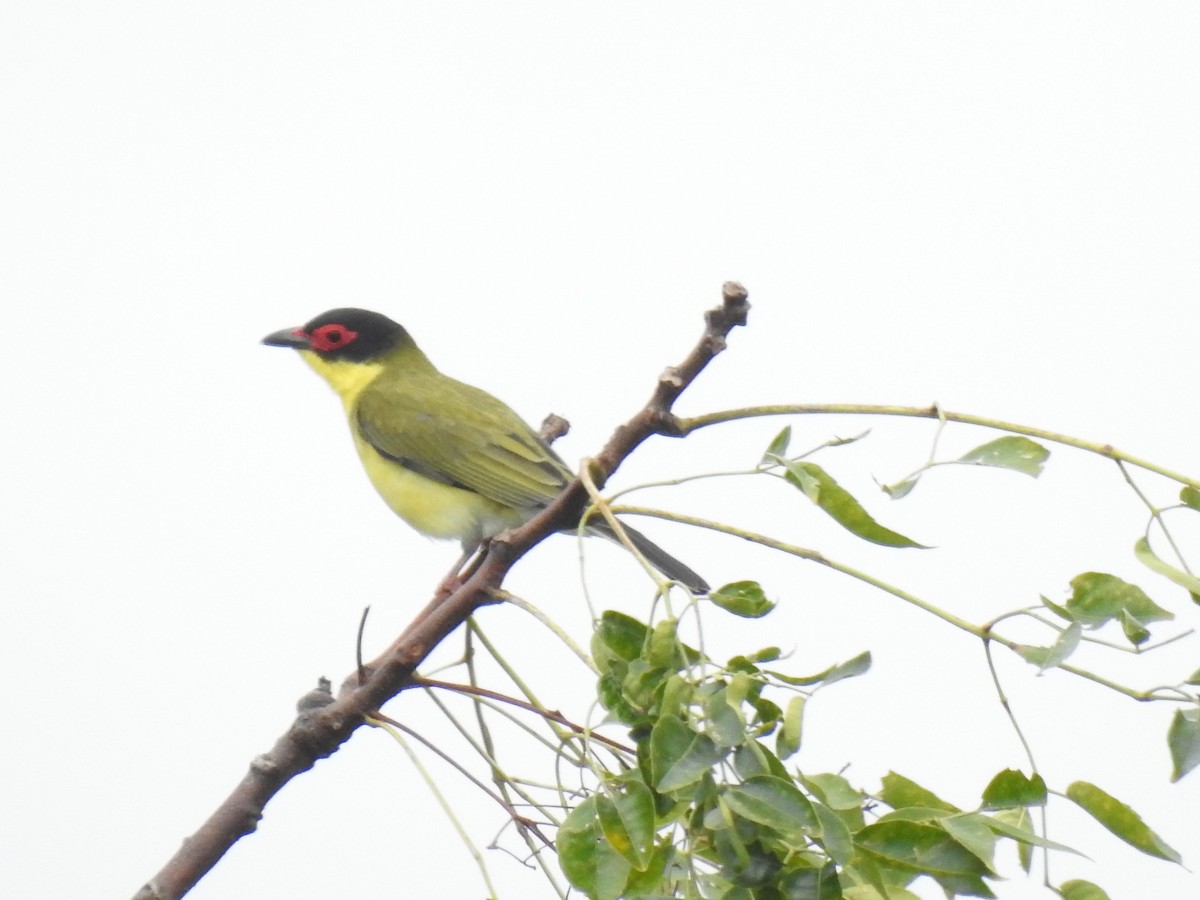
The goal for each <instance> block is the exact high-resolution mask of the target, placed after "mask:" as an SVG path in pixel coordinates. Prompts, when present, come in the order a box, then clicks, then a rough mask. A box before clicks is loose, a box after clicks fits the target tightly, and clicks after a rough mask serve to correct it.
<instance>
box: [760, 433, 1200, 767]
mask: <svg viewBox="0 0 1200 900" xmlns="http://www.w3.org/2000/svg"><path fill="white" fill-rule="evenodd" d="M939 434H940V430H939ZM865 436H866V433H865V432H864V433H863V434H860V435H856V436H854V437H851V438H843V439H834V440H831V441H827V442H826V443H824V444H822V445H820V446H819V447H817V448H815V449H816V450H822V449H825V448H826V447H838V446H844V445H846V444H851V443H854V442H855V441H858V440H860V439H862V438H863V437H865ZM791 440H792V431H791V427H790V426H788V427H785V428H783V429H782V430H781V431H780V432H779V433H778V434H777V435H775V437H774V438H773V439H772V440H771V443H770V444H769V445H768V446H767V449H766V451H765V452H764V453H763V456H762V460H761V461H760V463H759V466H760V468H761V469H763V470H764V471H769V470H772V469H775V468H776V467H778V468H779V469H782V472H783V477H784V479H785V480H786V481H788V482H789V483H790V484H792V485H793V486H795V487H797V488H799V489H800V490H801V491H803V492H804V494H805V496H807V497H808V498H809V499H810V500H811V501H812V502H813V503H814V504H815V505H816V506H817V507H818V508H820V509H821V510H823V511H824V512H825V513H827V514H828V515H829V516H830V517H831V518H832V519H833V520H834V521H836V522H837V523H838V524H840V525H841V526H842V527H844V528H846V529H847V530H848V531H850V532H851V533H853V534H855V535H857V536H858V537H860V538H862V539H863V540H866V541H871V542H872V543H876V544H882V545H884V546H889V547H899V548H904V547H922V546H923V545H921V544H918V543H917V542H916V541H914V540H912V539H911V538H909V537H906V536H905V535H902V534H899V533H897V532H895V531H892V530H891V529H890V528H887V527H885V526H883V525H881V524H880V523H879V522H877V521H876V520H875V519H874V518H873V517H872V516H871V515H870V514H869V513H868V512H867V511H866V509H865V508H864V507H863V505H862V504H861V503H860V502H859V501H858V500H857V499H855V498H854V497H853V496H852V495H851V494H850V493H849V492H847V491H846V490H845V489H844V488H843V487H841V485H839V484H838V483H837V481H835V480H834V478H833V476H831V475H830V474H829V473H828V472H826V471H825V470H824V469H822V468H821V467H820V466H818V465H817V464H816V463H813V462H811V461H809V460H807V459H806V457H808V456H810V455H812V453H813V452H815V450H814V451H809V452H808V453H804V454H801V455H800V456H798V457H792V458H789V457H788V455H787V454H788V448H789V446H790V444H791ZM936 447H937V442H936V440H935V442H934V450H933V451H931V453H930V459H929V461H928V462H926V463H925V464H924V465H923V466H921V467H920V468H919V469H917V470H916V471H915V472H913V473H912V474H910V475H908V476H906V477H905V478H903V479H901V480H900V481H898V482H896V483H895V484H891V485H883V486H882V489H883V491H884V492H885V493H887V494H888V495H889V496H890V497H891V498H892V499H893V500H899V499H900V498H902V497H905V496H907V495H908V494H909V493H911V491H912V490H913V488H915V487H916V486H917V483H918V482H919V481H920V478H921V476H922V475H923V474H924V473H925V472H927V471H929V470H930V469H932V468H934V467H937V466H950V465H953V466H963V465H966V466H987V467H992V468H1000V469H1008V470H1010V471H1013V472H1019V473H1021V474H1024V475H1028V476H1030V477H1032V478H1037V477H1038V476H1039V475H1041V474H1042V471H1043V469H1044V468H1045V464H1046V461H1047V460H1048V459H1049V458H1050V451H1049V450H1047V449H1046V448H1045V447H1044V446H1043V445H1041V444H1039V443H1037V442H1036V441H1032V440H1030V439H1029V438H1027V437H1024V436H1022V435H1017V434H1009V435H1004V436H1003V437H999V438H995V439H994V440H991V441H988V442H987V443H984V444H980V445H979V446H977V447H975V448H973V449H971V450H968V451H967V452H966V453H964V454H963V455H962V456H960V457H958V458H957V459H950V460H935V459H934V454H935V453H936ZM1130 483H1131V484H1132V482H1130ZM1170 509H1182V510H1191V511H1194V512H1200V490H1197V489H1196V488H1194V487H1191V486H1188V485H1185V486H1184V487H1183V488H1182V489H1181V490H1180V492H1179V502H1178V504H1176V505H1174V506H1171V507H1167V509H1166V510H1159V509H1153V508H1152V509H1151V522H1154V521H1158V522H1159V523H1160V524H1161V522H1162V519H1161V513H1162V512H1165V511H1167V510H1170ZM1164 529H1165V526H1164ZM1133 553H1134V557H1135V558H1136V559H1137V560H1138V561H1139V562H1141V563H1142V564H1143V565H1145V566H1146V567H1147V568H1148V569H1150V570H1151V571H1152V572H1155V573H1157V574H1158V575H1161V576H1163V577H1164V578H1167V579H1168V580H1170V581H1173V582H1174V583H1175V584H1177V585H1179V586H1180V587H1183V588H1184V589H1186V590H1187V591H1188V593H1189V595H1190V596H1191V598H1192V600H1193V601H1194V602H1195V603H1198V604H1200V577H1197V576H1196V575H1194V574H1192V573H1191V572H1190V571H1187V570H1186V569H1181V568H1179V567H1177V566H1174V565H1172V564H1171V563H1168V562H1167V561H1166V560H1164V559H1162V558H1161V557H1160V556H1159V555H1158V554H1157V553H1155V551H1154V549H1153V548H1152V547H1151V545H1150V541H1149V538H1148V537H1147V536H1145V535H1143V536H1142V537H1139V538H1138V539H1137V541H1136V542H1135V544H1134V547H1133ZM1071 588H1072V591H1073V593H1072V596H1071V598H1070V599H1069V600H1068V601H1067V602H1066V603H1065V604H1062V605H1059V604H1056V603H1054V602H1052V601H1051V600H1049V599H1048V598H1046V597H1044V596H1043V597H1042V602H1043V604H1044V605H1045V607H1046V608H1047V609H1048V610H1050V611H1051V612H1053V613H1054V614H1055V615H1057V616H1058V617H1059V618H1061V619H1063V620H1064V621H1065V622H1066V623H1067V624H1066V626H1065V627H1063V628H1061V629H1059V633H1058V636H1057V638H1056V640H1055V641H1054V642H1053V643H1052V644H1050V645H1049V646H1021V647H1018V648H1017V652H1018V653H1020V654H1021V656H1022V657H1023V658H1024V659H1025V660H1027V661H1028V662H1030V663H1033V664H1034V665H1037V666H1039V667H1041V668H1042V669H1049V668H1053V667H1054V666H1057V665H1060V664H1062V663H1063V662H1064V661H1066V660H1067V658H1068V657H1070V656H1071V654H1072V653H1074V652H1075V650H1076V648H1077V647H1078V646H1079V643H1080V640H1081V639H1082V636H1083V633H1084V632H1085V631H1095V630H1098V629H1100V628H1102V627H1104V626H1105V625H1107V624H1108V623H1110V622H1115V623H1118V624H1119V625H1120V627H1121V629H1122V631H1123V632H1124V635H1125V637H1126V639H1127V640H1128V641H1129V643H1130V644H1131V645H1132V646H1133V648H1134V649H1142V648H1144V647H1145V646H1146V644H1147V642H1148V641H1149V640H1150V637H1151V629H1150V626H1151V625H1152V624H1153V623H1154V622H1162V621H1167V620H1170V619H1173V618H1174V614H1173V613H1171V612H1169V611H1168V610H1166V609H1163V608H1162V607H1161V606H1159V605H1158V604H1156V603H1155V602H1154V601H1153V600H1151V599H1150V597H1149V596H1148V595H1147V594H1146V593H1145V592H1144V591H1143V590H1142V589H1141V588H1139V587H1138V586H1137V585H1133V584H1129V583H1127V582H1125V581H1123V580H1122V579H1120V578H1118V577H1116V576H1115V575H1108V574H1104V573H1100V572H1085V573H1083V574H1081V575H1079V576H1077V577H1076V578H1074V579H1073V580H1072V581H1071ZM1197 685H1200V670H1197V671H1196V672H1195V673H1193V674H1192V675H1191V677H1190V678H1188V679H1187V680H1186V681H1185V682H1184V684H1183V685H1181V689H1180V692H1179V695H1178V697H1176V698H1174V699H1177V700H1180V701H1183V702H1187V701H1189V700H1190V701H1192V702H1191V704H1190V705H1189V706H1187V707H1184V708H1180V709H1178V710H1176V712H1175V714H1174V716H1173V718H1172V720H1171V726H1170V729H1169V731H1168V734H1167V744H1168V747H1169V749H1170V752H1171V759H1172V761H1173V763H1174V771H1173V773H1172V780H1174V781H1178V780H1179V779H1180V778H1182V777H1183V776H1184V775H1186V774H1187V773H1188V772H1190V771H1191V770H1192V769H1194V768H1195V767H1196V766H1198V765H1200V703H1197V702H1195V694H1194V692H1191V693H1185V692H1184V691H1183V688H1184V687H1186V686H1191V687H1195V686H1197Z"/></svg>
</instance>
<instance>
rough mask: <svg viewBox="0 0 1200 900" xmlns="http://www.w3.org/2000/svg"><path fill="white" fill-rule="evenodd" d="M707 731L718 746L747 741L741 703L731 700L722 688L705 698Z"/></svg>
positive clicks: (729, 745) (726, 690)
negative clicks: (731, 701)
mask: <svg viewBox="0 0 1200 900" xmlns="http://www.w3.org/2000/svg"><path fill="white" fill-rule="evenodd" d="M704 721H705V733H706V734H707V735H708V736H709V737H710V738H712V740H713V743H714V744H716V745H717V746H718V747H736V746H737V745H738V744H742V743H745V742H746V717H745V716H744V715H742V710H741V706H740V704H734V703H730V702H729V691H728V689H726V688H722V689H720V690H718V691H715V692H714V693H712V694H709V695H708V696H707V697H706V698H705V699H704Z"/></svg>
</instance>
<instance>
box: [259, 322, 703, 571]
mask: <svg viewBox="0 0 1200 900" xmlns="http://www.w3.org/2000/svg"><path fill="white" fill-rule="evenodd" d="M262 342H263V343H264V344H266V345H267V346H271V347H287V348H291V349H293V350H296V351H297V352H298V353H299V355H300V357H301V358H302V359H303V360H304V361H305V362H306V363H307V364H308V365H309V366H310V367H311V368H313V369H314V370H315V371H316V372H317V374H318V375H320V376H321V377H322V378H324V379H325V380H326V381H327V382H328V383H329V385H330V386H331V387H332V388H333V390H334V391H335V392H336V393H337V395H338V396H339V397H340V398H341V401H342V406H343V408H344V410H345V413H346V418H347V420H348V422H349V425H350V432H351V434H352V436H353V438H354V445H355V448H356V449H357V450H358V456H359V459H360V460H361V462H362V465H363V468H364V469H365V470H366V473H367V476H368V478H369V479H370V481H371V484H372V485H374V487H375V490H376V491H377V492H378V493H379V495H380V496H381V497H382V498H383V500H384V502H385V503H387V505H388V506H389V507H391V509H392V511H393V512H394V513H396V515H398V516H399V517H400V518H401V519H403V520H404V521H405V522H407V523H408V524H409V525H411V526H412V527H413V528H414V529H416V530H417V531H418V532H420V533H422V534H424V535H427V536H429V537H432V538H444V539H455V540H458V541H459V542H460V543H461V545H462V550H463V555H462V557H461V558H460V560H459V562H458V564H457V565H456V566H455V572H457V571H459V570H460V569H461V567H462V565H463V564H464V563H465V562H466V561H467V560H468V559H470V558H471V557H472V556H473V555H474V554H475V553H476V551H478V550H479V548H480V547H485V546H486V544H487V542H488V541H489V540H490V539H491V538H493V537H495V536H496V535H498V534H499V533H500V532H502V531H504V530H505V529H508V528H513V527H516V526H518V525H521V524H523V523H524V522H527V521H528V520H529V519H531V518H533V516H535V515H537V513H538V512H540V511H541V510H542V509H544V508H545V507H546V506H547V505H548V504H549V503H550V501H551V500H553V499H554V498H555V497H556V496H557V495H558V494H559V492H560V491H562V489H563V488H564V487H566V485H567V484H568V483H569V482H570V481H571V480H572V478H573V474H572V472H571V470H570V468H568V466H567V465H566V463H564V462H563V460H562V458H561V457H559V455H558V454H557V453H555V452H554V450H552V449H551V447H550V445H549V444H548V443H546V441H545V440H543V439H542V438H541V436H539V435H538V434H537V432H535V431H534V430H533V429H532V428H531V427H530V426H529V425H528V424H527V423H526V422H525V421H524V420H523V419H522V418H521V417H520V416H519V415H517V413H516V412H514V411H513V410H512V409H511V408H509V407H508V406H507V405H506V404H504V403H503V402H502V401H500V400H499V399H497V398H496V397H493V396H492V395H491V394H489V393H488V392H487V391H484V390H482V389H480V388H477V387H474V386H472V385H469V384H464V383H463V382H461V381H456V380H455V379H453V378H451V377H450V376H448V375H444V374H442V372H441V371H439V370H438V369H437V368H436V367H435V366H434V364H433V363H432V362H430V360H429V358H428V357H427V356H426V355H425V354H424V353H423V352H422V351H421V349H420V348H419V347H418V346H417V344H416V342H415V341H414V340H413V338H412V336H411V335H410V334H409V333H408V330H407V329H405V328H404V326H402V325H400V324H399V323H397V322H394V321H393V320H392V319H390V318H388V317H387V316H385V315H383V314H381V313H377V312H372V311H370V310H365V309H355V308H349V307H347V308H341V309H331V310H329V311H327V312H324V313H321V314H320V315H319V316H317V317H316V318H314V319H312V320H310V321H309V322H307V323H306V324H304V325H302V326H300V327H299V328H285V329H283V330H281V331H276V332H273V333H272V334H269V335H267V336H266V337H265V338H263V341H262ZM622 531H623V532H624V534H625V536H626V537H627V538H628V539H629V541H630V543H631V544H632V545H633V546H634V547H635V548H636V549H637V551H638V552H639V553H641V555H642V556H643V557H645V559H646V561H647V562H649V563H650V565H651V566H653V567H654V568H655V569H657V570H658V571H659V572H661V573H662V574H663V575H664V576H666V577H667V578H669V579H671V580H672V581H676V582H679V583H680V584H682V585H683V586H684V587H686V588H687V589H688V590H690V591H692V593H694V594H707V593H708V592H709V586H708V584H707V583H706V582H705V580H704V579H703V578H701V577H700V576H699V575H697V574H696V573H695V572H694V571H692V569H690V568H689V567H688V566H686V565H684V564H683V563H681V562H680V561H679V560H677V559H675V557H673V556H671V555H670V554H669V553H667V552H666V551H665V550H663V549H662V548H661V547H659V546H658V545H656V544H654V543H653V542H651V541H650V539H649V538H647V537H646V536H645V535H643V534H641V533H640V532H638V531H635V530H634V529H632V528H629V527H628V526H625V525H623V526H622ZM586 533H588V534H596V535H600V536H603V537H607V538H610V539H612V540H616V535H615V533H614V532H613V530H612V528H611V527H610V526H609V524H608V523H607V522H606V521H605V520H603V519H596V520H595V521H593V522H589V524H588V525H587V527H586ZM453 574H454V573H452V574H451V576H448V581H447V583H444V584H443V590H449V589H450V585H451V584H452V582H450V580H449V579H450V578H452V577H453Z"/></svg>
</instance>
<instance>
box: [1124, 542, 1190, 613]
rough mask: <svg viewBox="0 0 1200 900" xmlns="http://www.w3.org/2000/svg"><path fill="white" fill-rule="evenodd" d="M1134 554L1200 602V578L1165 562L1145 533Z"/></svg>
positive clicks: (1135, 545) (1151, 568)
mask: <svg viewBox="0 0 1200 900" xmlns="http://www.w3.org/2000/svg"><path fill="white" fill-rule="evenodd" d="M1133 555H1134V556H1136V557H1137V558H1138V560H1139V561H1140V562H1141V563H1142V564H1143V565H1144V566H1146V568H1148V569H1150V570H1151V571H1152V572H1157V573H1158V574H1159V575H1162V576H1163V577H1164V578H1169V579H1171V581H1173V582H1175V583H1176V584H1177V585H1179V586H1180V587H1182V588H1183V589H1185V590H1186V591H1187V592H1188V593H1189V594H1191V595H1192V599H1193V600H1196V601H1197V602H1200V578H1197V577H1196V576H1195V575H1192V574H1190V573H1188V572H1184V571H1182V570H1181V569H1177V568H1175V567H1174V566H1172V565H1171V564H1170V563H1167V562H1164V561H1163V560H1162V559H1161V558H1160V557H1159V556H1158V555H1157V554H1156V553H1155V552H1154V551H1153V550H1152V549H1150V542H1149V541H1148V540H1146V537H1145V535H1143V536H1142V537H1140V538H1138V539H1137V543H1136V544H1134V545H1133Z"/></svg>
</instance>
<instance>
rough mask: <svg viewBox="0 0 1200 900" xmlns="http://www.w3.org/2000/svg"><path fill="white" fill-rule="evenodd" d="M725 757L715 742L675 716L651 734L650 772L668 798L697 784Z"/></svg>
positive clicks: (658, 726) (655, 783) (664, 721)
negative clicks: (673, 792) (671, 794)
mask: <svg viewBox="0 0 1200 900" xmlns="http://www.w3.org/2000/svg"><path fill="white" fill-rule="evenodd" d="M724 756H725V753H724V751H722V750H720V749H719V748H718V747H717V745H716V744H715V743H713V740H712V738H710V737H709V736H708V735H705V734H696V733H695V732H694V731H692V730H691V729H690V728H688V726H687V724H686V723H684V721H683V720H682V719H679V718H677V717H675V716H663V717H662V718H660V719H659V720H658V721H657V722H656V723H655V724H654V729H653V730H652V731H651V732H650V770H651V772H652V773H653V775H654V787H655V788H656V789H657V790H658V791H660V792H661V793H664V794H666V793H669V792H671V791H676V790H679V789H680V788H684V787H687V786H688V785H691V784H695V783H696V782H697V781H699V780H700V779H701V778H703V777H704V775H705V774H707V773H708V771H709V770H710V769H711V768H712V767H713V766H714V765H716V764H717V763H718V762H720V761H721V759H722V758H723V757H724Z"/></svg>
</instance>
